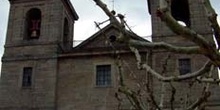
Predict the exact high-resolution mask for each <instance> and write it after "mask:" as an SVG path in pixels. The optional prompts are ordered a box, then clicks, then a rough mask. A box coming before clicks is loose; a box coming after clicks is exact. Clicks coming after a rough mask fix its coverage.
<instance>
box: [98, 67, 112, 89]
mask: <svg viewBox="0 0 220 110" xmlns="http://www.w3.org/2000/svg"><path fill="white" fill-rule="evenodd" d="M96 85H97V86H110V85H111V65H98V66H96Z"/></svg>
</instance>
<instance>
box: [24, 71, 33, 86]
mask: <svg viewBox="0 0 220 110" xmlns="http://www.w3.org/2000/svg"><path fill="white" fill-rule="evenodd" d="M32 85H33V68H32V67H24V68H23V72H22V82H21V86H22V88H31V87H32Z"/></svg>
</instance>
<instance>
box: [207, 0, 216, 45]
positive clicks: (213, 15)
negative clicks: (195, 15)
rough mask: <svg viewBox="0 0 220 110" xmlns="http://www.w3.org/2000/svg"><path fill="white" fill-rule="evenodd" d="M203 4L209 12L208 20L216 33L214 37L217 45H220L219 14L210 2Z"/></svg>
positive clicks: (208, 0)
mask: <svg viewBox="0 0 220 110" xmlns="http://www.w3.org/2000/svg"><path fill="white" fill-rule="evenodd" d="M203 4H204V7H205V9H206V12H207V16H208V19H209V21H210V22H211V27H212V29H213V31H214V36H215V39H216V41H217V44H218V45H220V27H219V24H218V22H217V14H216V12H215V10H214V9H213V8H212V5H211V3H210V0H203Z"/></svg>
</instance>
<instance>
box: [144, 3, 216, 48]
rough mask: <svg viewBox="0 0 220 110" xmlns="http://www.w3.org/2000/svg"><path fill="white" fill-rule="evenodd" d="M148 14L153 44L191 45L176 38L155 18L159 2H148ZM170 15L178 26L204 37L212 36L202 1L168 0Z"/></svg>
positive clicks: (184, 40)
mask: <svg viewBox="0 0 220 110" xmlns="http://www.w3.org/2000/svg"><path fill="white" fill-rule="evenodd" d="M148 3H149V4H148V5H149V13H150V14H151V20H152V39H153V41H154V42H160V41H163V42H168V43H171V44H178V45H179V44H182V45H187V44H186V42H187V43H188V45H191V44H192V43H190V42H189V41H187V40H186V39H183V38H180V37H178V36H177V35H176V34H174V33H173V32H172V31H171V30H170V29H169V28H168V27H167V26H166V24H165V23H164V22H162V21H161V20H160V18H159V17H158V16H157V12H156V10H157V8H158V6H159V0H148ZM170 10H171V15H172V16H173V17H174V19H176V20H177V21H178V22H179V23H180V24H182V25H184V26H186V27H187V28H191V29H193V30H195V31H196V32H197V33H199V34H202V35H204V36H206V37H211V38H210V40H211V39H212V36H210V35H211V34H212V31H211V28H209V27H210V25H209V21H208V18H207V16H206V11H205V9H204V7H203V4H202V1H195V0H170Z"/></svg>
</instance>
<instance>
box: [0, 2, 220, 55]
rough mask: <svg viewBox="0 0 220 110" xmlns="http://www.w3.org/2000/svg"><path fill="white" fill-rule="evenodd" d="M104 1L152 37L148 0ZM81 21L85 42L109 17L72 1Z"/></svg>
mask: <svg viewBox="0 0 220 110" xmlns="http://www.w3.org/2000/svg"><path fill="white" fill-rule="evenodd" d="M112 1H113V0H103V2H105V3H107V4H108V7H109V8H110V9H114V10H116V11H117V13H121V14H124V15H125V17H126V21H127V22H128V24H129V25H130V26H131V28H132V29H133V31H134V32H136V33H137V34H138V35H140V36H149V35H151V22H150V15H149V14H148V10H147V9H148V8H147V0H138V1H137V0H126V1H127V2H125V0H114V3H113V2H112ZM71 2H72V4H73V6H74V8H75V10H76V12H77V13H78V15H79V20H78V21H76V23H75V30H74V31H75V33H74V36H75V37H74V39H75V40H85V39H86V38H88V37H89V36H91V35H92V34H94V33H95V32H97V31H98V29H97V28H96V27H95V25H94V21H96V22H102V21H104V20H106V19H108V18H107V16H106V15H105V14H104V13H103V12H102V10H101V9H100V8H99V7H98V6H96V5H95V3H94V2H93V0H71ZM211 2H212V3H213V5H214V7H215V8H216V11H217V13H219V15H220V0H211ZM8 12H9V2H8V0H0V57H1V56H2V54H3V46H4V42H5V37H6V28H7V22H8Z"/></svg>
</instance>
